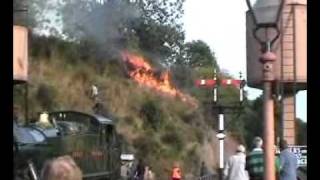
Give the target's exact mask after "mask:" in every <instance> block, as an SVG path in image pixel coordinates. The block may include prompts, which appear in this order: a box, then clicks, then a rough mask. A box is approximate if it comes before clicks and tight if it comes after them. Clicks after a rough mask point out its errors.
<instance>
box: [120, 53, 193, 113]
mask: <svg viewBox="0 0 320 180" xmlns="http://www.w3.org/2000/svg"><path fill="white" fill-rule="evenodd" d="M121 55H122V58H123V60H124V61H125V62H126V63H127V65H128V66H129V76H130V77H131V78H132V79H133V80H135V81H136V82H138V84H140V85H143V86H147V87H149V88H151V89H155V90H156V91H158V92H161V93H163V94H167V95H170V96H173V97H179V98H180V99H181V100H182V101H184V102H187V103H189V104H191V105H193V106H194V107H196V106H197V103H196V101H195V99H193V98H192V97H190V96H189V95H186V94H183V93H182V92H181V91H179V90H178V89H177V88H175V87H174V86H173V85H172V83H171V81H170V74H169V71H165V72H161V73H160V75H157V73H156V72H155V71H154V69H153V68H152V67H151V65H150V64H149V63H148V62H147V61H146V60H145V59H144V58H143V57H142V56H140V55H137V54H133V53H130V52H127V51H123V52H122V53H121Z"/></svg>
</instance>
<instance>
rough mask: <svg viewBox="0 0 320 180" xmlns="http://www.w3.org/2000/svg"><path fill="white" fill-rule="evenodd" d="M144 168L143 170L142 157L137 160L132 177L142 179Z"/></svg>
mask: <svg viewBox="0 0 320 180" xmlns="http://www.w3.org/2000/svg"><path fill="white" fill-rule="evenodd" d="M144 170H145V166H144V162H143V161H142V159H140V160H139V161H138V165H137V167H136V170H135V174H134V177H133V179H134V180H143V178H144Z"/></svg>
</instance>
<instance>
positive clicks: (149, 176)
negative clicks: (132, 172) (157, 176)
mask: <svg viewBox="0 0 320 180" xmlns="http://www.w3.org/2000/svg"><path fill="white" fill-rule="evenodd" d="M143 180H154V174H153V172H152V170H151V166H146V167H145V169H144V178H143Z"/></svg>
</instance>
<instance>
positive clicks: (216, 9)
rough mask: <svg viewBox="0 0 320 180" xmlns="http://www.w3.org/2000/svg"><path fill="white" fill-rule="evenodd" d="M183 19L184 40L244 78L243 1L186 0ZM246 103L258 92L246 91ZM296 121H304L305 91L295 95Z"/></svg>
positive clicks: (250, 89)
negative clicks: (199, 45) (195, 42)
mask: <svg viewBox="0 0 320 180" xmlns="http://www.w3.org/2000/svg"><path fill="white" fill-rule="evenodd" d="M184 10H185V14H184V17H183V22H184V29H185V32H186V40H187V41H192V40H198V39H199V40H203V41H204V42H206V43H207V44H208V45H209V46H210V48H211V49H212V50H213V51H214V53H215V56H216V58H217V62H218V64H219V66H220V67H221V69H225V70H227V71H228V72H229V73H230V74H232V75H233V76H234V77H238V76H239V72H240V71H241V72H243V73H244V76H245V77H246V21H245V11H246V10H247V5H246V2H245V0H186V2H185V4H184ZM246 90H247V91H248V95H249V99H255V98H256V97H258V96H260V95H261V94H262V91H261V90H257V89H253V88H248V87H247V88H246ZM296 97H297V102H296V110H297V114H296V115H297V117H298V118H300V119H302V120H303V121H307V113H306V110H307V102H306V101H307V91H300V92H299V93H298V94H297V96H296Z"/></svg>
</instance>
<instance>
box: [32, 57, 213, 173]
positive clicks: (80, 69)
mask: <svg viewBox="0 0 320 180" xmlns="http://www.w3.org/2000/svg"><path fill="white" fill-rule="evenodd" d="M30 70H31V71H30V77H31V79H30V82H31V92H30V98H31V99H32V98H34V96H35V93H36V90H37V88H38V87H39V85H40V84H41V83H46V84H49V85H51V86H52V87H54V88H55V90H56V92H57V95H56V97H55V102H57V106H56V107H55V109H56V110H59V109H68V110H77V111H84V112H91V108H92V106H93V102H92V101H91V100H90V99H89V97H88V96H87V94H86V92H87V91H88V90H89V88H90V85H91V83H95V84H97V85H98V87H99V89H100V93H101V97H102V99H103V100H104V101H103V103H104V104H105V105H106V106H107V107H108V109H109V110H110V112H111V113H112V114H113V115H114V116H115V117H117V119H118V120H119V121H118V123H117V130H118V132H119V133H120V134H121V135H122V136H123V137H124V138H125V140H126V141H127V142H128V144H130V145H132V144H133V143H134V141H135V140H137V139H139V138H141V137H145V138H150V141H146V143H148V142H150V143H155V144H157V146H159V147H158V149H157V150H156V151H155V152H148V155H146V157H144V158H145V159H148V162H149V163H150V165H151V166H153V168H154V170H155V173H156V174H157V177H158V178H157V179H165V178H167V173H168V172H167V171H166V170H165V169H164V168H163V167H171V165H172V163H173V162H174V161H180V162H181V164H182V165H183V170H184V172H189V173H191V174H195V173H196V174H198V169H199V164H200V163H201V160H205V161H206V163H207V164H208V165H209V167H210V168H214V167H215V165H216V164H215V163H214V162H216V160H217V158H216V155H217V151H216V148H217V147H216V142H214V140H211V141H208V140H205V141H204V142H205V143H204V144H202V143H201V142H198V141H199V137H202V136H199V132H201V131H204V132H206V131H207V130H208V129H209V128H208V125H207V124H206V123H205V122H204V121H203V117H201V115H198V114H196V115H195V116H194V117H193V116H190V114H192V113H194V111H195V110H194V109H192V108H190V106H189V105H187V104H185V103H183V102H181V101H180V100H178V99H174V98H170V97H165V96H161V95H159V94H157V93H155V92H154V91H153V90H150V89H146V88H144V87H141V86H138V85H137V84H136V83H135V82H133V81H131V80H130V79H126V78H123V77H120V76H115V75H112V74H111V73H110V72H108V70H107V71H106V72H105V73H104V74H102V75H98V73H97V72H96V70H95V68H94V67H93V66H90V65H87V64H80V63H79V64H74V65H72V66H71V65H70V64H68V63H64V61H63V60H61V59H58V58H52V59H50V60H48V59H38V60H32V61H31V64H30ZM147 99H149V100H151V101H154V102H156V103H158V104H159V107H160V108H161V112H162V113H163V116H164V121H163V122H162V124H161V127H160V128H159V130H152V129H147V130H146V129H144V124H143V123H144V121H143V118H142V117H141V116H140V109H141V106H142V105H143V104H144V103H145V102H146V100H147ZM32 104H33V106H32V108H31V111H32V112H38V111H41V110H44V109H42V107H41V106H40V105H39V103H37V102H36V101H35V100H33V103H32ZM185 118H188V120H186V119H185ZM170 126H171V127H174V131H176V132H177V133H176V135H177V136H179V139H180V140H181V141H182V145H183V147H182V149H181V150H180V151H177V150H176V148H175V147H174V145H170V144H164V143H162V142H161V137H162V136H163V135H165V134H166V133H167V132H166V131H167V130H168V129H167V128H165V127H170ZM196 131H197V132H198V135H197V133H196ZM197 136H198V137H197ZM210 136H213V132H212V131H210V133H207V134H206V133H203V139H208V137H210ZM213 139H214V138H213ZM151 149H152V148H151ZM136 150H137V151H143V149H136Z"/></svg>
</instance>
